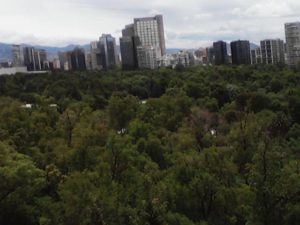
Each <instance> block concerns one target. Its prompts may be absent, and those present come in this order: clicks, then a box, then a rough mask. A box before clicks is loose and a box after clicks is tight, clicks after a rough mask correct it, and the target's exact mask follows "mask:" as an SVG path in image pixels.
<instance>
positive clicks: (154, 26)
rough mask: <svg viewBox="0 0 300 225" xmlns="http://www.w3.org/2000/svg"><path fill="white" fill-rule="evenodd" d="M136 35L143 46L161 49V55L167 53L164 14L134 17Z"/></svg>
mask: <svg viewBox="0 0 300 225" xmlns="http://www.w3.org/2000/svg"><path fill="white" fill-rule="evenodd" d="M134 32H135V36H137V37H138V38H139V41H140V43H141V45H142V46H151V47H153V48H156V49H157V48H159V49H160V56H163V55H165V54H166V44H165V35H164V24H163V16H162V15H156V16H154V17H144V18H135V19H134Z"/></svg>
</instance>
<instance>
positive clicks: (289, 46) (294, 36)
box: [285, 22, 300, 66]
mask: <svg viewBox="0 0 300 225" xmlns="http://www.w3.org/2000/svg"><path fill="white" fill-rule="evenodd" d="M285 37H286V50H287V61H288V64H289V65H290V66H298V65H299V63H300V22H295V23H286V24H285Z"/></svg>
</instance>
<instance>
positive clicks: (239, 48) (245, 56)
mask: <svg viewBox="0 0 300 225" xmlns="http://www.w3.org/2000/svg"><path fill="white" fill-rule="evenodd" d="M230 47H231V58H232V64H234V65H243V64H244V65H249V64H251V57H250V42H249V41H245V40H238V41H233V42H231V43H230Z"/></svg>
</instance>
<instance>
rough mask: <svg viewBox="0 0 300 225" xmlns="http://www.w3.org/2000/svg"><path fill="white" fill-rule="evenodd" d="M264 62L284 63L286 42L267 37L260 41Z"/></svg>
mask: <svg viewBox="0 0 300 225" xmlns="http://www.w3.org/2000/svg"><path fill="white" fill-rule="evenodd" d="M260 48H261V57H262V63H263V64H284V63H285V59H284V43H283V41H282V40H280V39H266V40H263V41H261V42H260Z"/></svg>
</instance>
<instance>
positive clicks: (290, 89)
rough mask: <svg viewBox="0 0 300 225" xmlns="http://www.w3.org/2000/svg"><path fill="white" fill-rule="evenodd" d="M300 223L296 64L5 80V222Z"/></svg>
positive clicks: (1, 141)
mask: <svg viewBox="0 0 300 225" xmlns="http://www.w3.org/2000/svg"><path fill="white" fill-rule="evenodd" d="M26 104H27V105H26ZM28 104H31V105H28ZM299 221H300V71H297V70H291V69H288V68H286V67H283V66H278V67H277V66H239V67H234V66H220V67H203V66H197V67H192V68H189V69H183V68H180V67H178V68H177V69H176V70H171V69H160V70H155V71H130V72H123V71H120V70H114V71H109V72H86V71H85V72H73V73H53V74H48V75H21V74H20V75H15V76H2V77H0V224H1V225H299Z"/></svg>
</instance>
